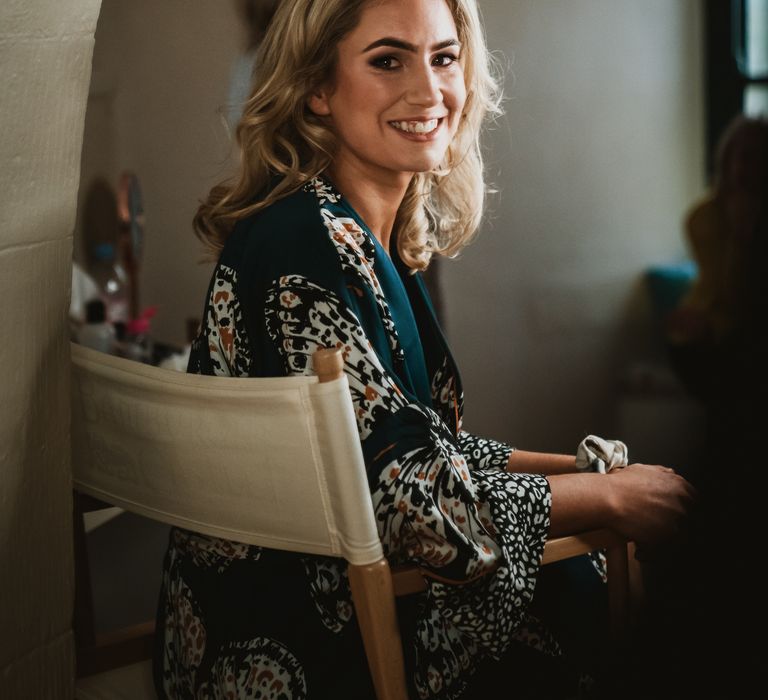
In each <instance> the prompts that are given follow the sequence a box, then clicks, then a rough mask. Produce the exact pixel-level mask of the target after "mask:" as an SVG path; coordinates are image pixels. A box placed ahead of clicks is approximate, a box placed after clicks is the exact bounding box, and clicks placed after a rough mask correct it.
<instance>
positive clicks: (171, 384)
mask: <svg viewBox="0 0 768 700" xmlns="http://www.w3.org/2000/svg"><path fill="white" fill-rule="evenodd" d="M313 363H314V369H315V373H316V374H315V376H311V377H275V378H271V377H270V378H258V379H246V378H233V377H211V376H199V375H190V374H183V373H179V372H173V371H170V370H163V369H159V368H155V367H149V366H146V365H141V364H138V363H135V362H131V361H128V360H124V359H121V358H117V357H112V356H109V355H105V354H102V353H98V352H96V351H93V350H90V349H88V348H84V347H82V346H79V345H74V344H73V345H72V380H73V381H72V446H73V455H72V465H73V472H74V489H75V508H76V512H75V516H76V522H75V528H76V530H75V535H76V568H77V591H76V603H75V625H74V627H75V635H76V639H77V662H78V676H80V677H83V676H87V675H89V674H94V673H99V672H101V671H104V670H107V669H109V668H115V667H119V666H123V665H127V664H129V663H133V662H136V661H138V660H141V659H143V658H149V657H150V656H151V650H152V635H153V631H154V628H153V624H152V623H151V622H148V623H146V624H144V625H140V626H138V627H135V628H133V629H131V630H128V631H121V632H118V633H116V634H113V635H110V636H108V637H101V638H99V637H97V635H95V634H94V632H93V617H92V612H91V610H90V602H89V591H90V588H89V587H90V584H89V576H88V568H87V556H86V553H85V540H84V533H83V527H82V513H83V512H86V511H88V510H93V509H96V508H103V507H107V506H119V507H120V508H123V509H125V510H128V511H131V512H133V513H137V514H139V515H142V516H146V517H148V518H151V519H154V520H158V521H161V522H163V523H167V524H170V525H176V526H179V527H182V528H185V529H188V530H192V531H195V532H200V533H203V534H206V535H211V536H215V537H221V538H225V539H229V540H235V541H238V542H243V543H246V544H253V545H259V546H263V547H269V548H273V549H282V550H288V551H292V552H301V553H307V554H320V555H327V556H334V557H342V558H344V559H345V560H346V561H347V562H348V567H349V568H348V573H349V583H350V587H351V590H352V597H353V602H354V607H355V611H356V615H357V619H358V622H359V625H360V629H361V633H362V638H363V642H364V645H365V651H366V655H367V658H368V663H369V667H370V670H371V676H372V679H373V684H374V687H375V689H376V695H377V698H379V700H405V699H406V698H407V694H406V683H405V673H404V667H403V652H402V645H401V640H400V633H399V630H398V625H397V618H396V615H395V595H398V594H400V595H407V594H409V593H414V592H417V591H420V590H424V589H425V582H424V579H423V578H422V576H421V575H420V573H419V571H418V569H416V568H407V569H400V570H396V571H395V572H394V573H393V572H392V571H390V567H389V564H388V563H387V560H386V559H385V558H384V555H383V551H382V546H381V543H380V542H379V538H378V534H377V530H376V525H375V521H374V514H373V508H372V505H371V497H370V492H369V488H368V481H367V477H366V472H365V467H364V464H363V457H362V452H361V448H360V441H359V437H358V432H357V427H356V423H355V418H354V413H353V406H352V401H351V399H350V394H349V387H348V384H347V378H346V376H345V375H344V373H343V371H342V368H343V365H342V359H341V353H340V352H339V351H338V350H319V351H318V352H316V353H315V355H314V356H313ZM297 514H301V517H297ZM78 521H79V522H78ZM598 548H607V551H608V561H609V585H610V591H609V598H610V605H611V615H612V620H613V624H614V628H615V630H616V631H617V632H618V631H620V629H621V628H622V627H623V625H624V623H625V621H626V610H627V604H628V600H627V557H626V555H627V547H626V542H624V541H623V540H622V539H620V538H619V537H618V536H616V535H614V534H612V533H610V532H608V531H598V532H591V533H587V534H585V535H583V536H579V537H566V538H560V539H556V540H551V541H550V542H548V543H547V546H546V548H545V553H544V563H548V562H550V561H557V560H559V559H564V558H568V557H572V556H576V555H578V554H582V553H585V552H588V551H592V550H595V549H598Z"/></svg>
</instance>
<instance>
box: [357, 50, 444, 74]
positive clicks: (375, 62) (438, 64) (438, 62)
mask: <svg viewBox="0 0 768 700" xmlns="http://www.w3.org/2000/svg"><path fill="white" fill-rule="evenodd" d="M458 60H459V56H458V55H457V54H455V53H450V52H447V53H446V52H443V53H439V54H436V55H435V56H433V57H432V59H431V61H430V64H431V65H432V66H434V67H435V68H449V67H450V66H452V65H453V64H454V63H456V62H457V61H458ZM368 64H369V65H370V66H372V67H373V68H378V69H380V70H382V71H395V70H398V69H399V68H402V66H403V63H402V61H401V60H400V59H399V58H398V57H397V56H394V55H392V54H385V55H383V56H376V57H375V58H372V59H371V60H370V61H368Z"/></svg>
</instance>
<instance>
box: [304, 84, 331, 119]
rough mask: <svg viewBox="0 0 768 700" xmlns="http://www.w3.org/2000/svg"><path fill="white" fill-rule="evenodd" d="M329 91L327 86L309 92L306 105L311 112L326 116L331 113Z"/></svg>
mask: <svg viewBox="0 0 768 700" xmlns="http://www.w3.org/2000/svg"><path fill="white" fill-rule="evenodd" d="M329 97H330V92H329V91H328V89H327V88H324V87H322V88H317V89H316V90H313V91H312V92H310V93H309V98H308V99H307V106H308V107H309V109H310V111H311V112H312V113H313V114H316V115H317V116H318V117H327V116H329V115H330V113H331V106H330V103H329Z"/></svg>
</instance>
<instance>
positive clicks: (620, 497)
mask: <svg viewBox="0 0 768 700" xmlns="http://www.w3.org/2000/svg"><path fill="white" fill-rule="evenodd" d="M620 471H621V470H616V471H615V472H613V473H609V474H606V477H608V478H603V479H602V482H603V485H604V487H605V493H604V497H605V503H604V507H605V512H606V514H607V516H608V517H607V520H608V522H607V523H606V524H607V526H608V528H609V529H611V530H618V529H619V527H618V525H619V524H620V523H621V522H622V520H623V517H624V488H623V484H622V481H621V478H620V477H619V472H620Z"/></svg>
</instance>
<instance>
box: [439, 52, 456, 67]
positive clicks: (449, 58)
mask: <svg viewBox="0 0 768 700" xmlns="http://www.w3.org/2000/svg"><path fill="white" fill-rule="evenodd" d="M458 60H459V57H458V56H457V55H455V54H452V53H441V54H438V55H437V56H435V57H434V58H433V59H432V65H433V66H439V67H445V66H450V65H451V64H453V63H456V61H458Z"/></svg>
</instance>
